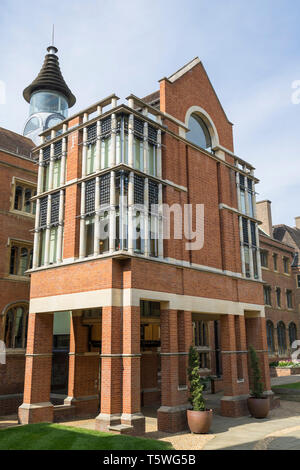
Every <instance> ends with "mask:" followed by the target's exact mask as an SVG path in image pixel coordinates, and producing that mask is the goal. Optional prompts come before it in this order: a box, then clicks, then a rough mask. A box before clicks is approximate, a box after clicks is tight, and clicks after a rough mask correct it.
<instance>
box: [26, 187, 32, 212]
mask: <svg viewBox="0 0 300 470" xmlns="http://www.w3.org/2000/svg"><path fill="white" fill-rule="evenodd" d="M30 198H31V189H26V190H25V212H27V213H30V212H31V202H30Z"/></svg>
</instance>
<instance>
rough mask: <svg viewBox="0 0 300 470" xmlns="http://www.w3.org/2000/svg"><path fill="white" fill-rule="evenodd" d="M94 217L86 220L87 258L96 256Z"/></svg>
mask: <svg viewBox="0 0 300 470" xmlns="http://www.w3.org/2000/svg"><path fill="white" fill-rule="evenodd" d="M94 225H95V224H94V217H88V218H87V219H85V226H86V227H85V229H86V245H85V254H86V256H89V255H93V254H94Z"/></svg>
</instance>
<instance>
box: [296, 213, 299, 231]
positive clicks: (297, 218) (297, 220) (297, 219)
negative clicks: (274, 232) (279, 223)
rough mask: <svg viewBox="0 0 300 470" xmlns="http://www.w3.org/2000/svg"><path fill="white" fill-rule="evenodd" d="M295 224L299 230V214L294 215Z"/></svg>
mask: <svg viewBox="0 0 300 470" xmlns="http://www.w3.org/2000/svg"><path fill="white" fill-rule="evenodd" d="M295 225H296V228H297V229H298V230H300V215H299V216H298V217H295Z"/></svg>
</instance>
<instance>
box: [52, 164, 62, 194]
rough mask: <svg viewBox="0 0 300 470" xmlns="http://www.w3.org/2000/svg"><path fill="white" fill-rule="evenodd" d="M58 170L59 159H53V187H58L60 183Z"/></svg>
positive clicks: (59, 165)
mask: <svg viewBox="0 0 300 470" xmlns="http://www.w3.org/2000/svg"><path fill="white" fill-rule="evenodd" d="M60 170H61V160H60V159H58V160H55V161H54V164H53V188H54V189H55V188H58V186H59V185H60Z"/></svg>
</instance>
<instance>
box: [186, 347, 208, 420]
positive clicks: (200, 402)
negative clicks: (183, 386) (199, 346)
mask: <svg viewBox="0 0 300 470" xmlns="http://www.w3.org/2000/svg"><path fill="white" fill-rule="evenodd" d="M188 376H189V383H190V396H189V401H190V403H191V405H192V407H193V410H194V411H205V410H206V407H205V401H204V398H203V388H204V386H203V385H202V379H201V377H200V366H199V356H198V352H197V351H196V349H195V348H194V347H193V346H191V347H190V350H189V367H188Z"/></svg>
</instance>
